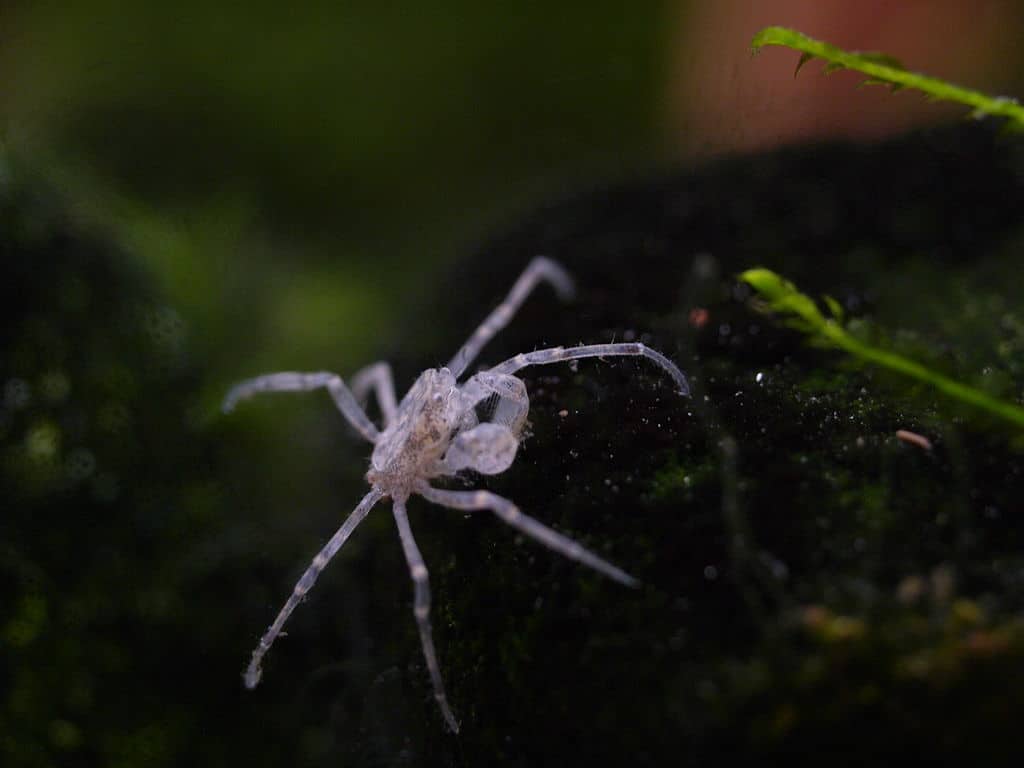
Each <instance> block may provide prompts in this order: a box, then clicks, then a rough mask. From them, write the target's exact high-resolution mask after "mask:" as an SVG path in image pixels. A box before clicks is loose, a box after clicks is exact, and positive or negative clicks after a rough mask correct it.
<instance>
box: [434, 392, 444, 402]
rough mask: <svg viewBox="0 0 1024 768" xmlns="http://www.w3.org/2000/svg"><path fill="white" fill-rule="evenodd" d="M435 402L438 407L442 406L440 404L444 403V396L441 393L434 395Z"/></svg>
mask: <svg viewBox="0 0 1024 768" xmlns="http://www.w3.org/2000/svg"><path fill="white" fill-rule="evenodd" d="M433 400H434V402H435V403H437V404H438V405H440V404H441V402H442V401H443V400H444V395H442V394H441V393H440V392H437V393H436V394H435V395H434V397H433Z"/></svg>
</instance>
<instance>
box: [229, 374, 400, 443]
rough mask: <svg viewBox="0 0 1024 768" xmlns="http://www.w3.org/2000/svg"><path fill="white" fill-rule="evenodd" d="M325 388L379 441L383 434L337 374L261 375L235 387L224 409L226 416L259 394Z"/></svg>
mask: <svg viewBox="0 0 1024 768" xmlns="http://www.w3.org/2000/svg"><path fill="white" fill-rule="evenodd" d="M321 387H323V388H324V389H326V390H327V391H328V392H330V393H331V397H333V398H334V403H335V405H337V406H338V410H340V411H341V412H342V414H343V415H344V416H345V418H346V419H348V421H349V423H350V424H351V425H352V426H353V427H355V428H356V429H357V430H359V433H360V434H361V435H362V436H363V437H365V438H366V439H367V440H369V441H370V442H371V443H372V442H376V440H377V437H378V436H379V434H380V433H379V432H378V431H377V428H376V427H375V426H373V422H371V421H370V420H369V419H368V418H367V417H366V414H365V413H363V409H362V408H360V407H359V403H357V402H356V399H355V398H354V397H353V396H352V393H351V392H350V391H349V388H348V387H346V386H345V382H344V381H342V380H341V377H340V376H338V375H337V374H336V373H328V372H326V371H322V372H318V373H292V372H290V371H287V372H282V373H268V374H265V375H263V376H257V377H256V378H254V379H246V380H245V381H240V382H239V383H238V384H235V386H233V387H232V388H231V390H230V391H229V392H228V394H227V397H225V398H224V405H223V406H222V408H223V410H224V412H225V413H227V412H228V411H231V410H232V409H234V407H235V405H237V404H238V401H239V400H244V399H245V398H247V397H252V396H253V395H256V394H259V393H261V392H308V391H309V390H311V389H320V388H321Z"/></svg>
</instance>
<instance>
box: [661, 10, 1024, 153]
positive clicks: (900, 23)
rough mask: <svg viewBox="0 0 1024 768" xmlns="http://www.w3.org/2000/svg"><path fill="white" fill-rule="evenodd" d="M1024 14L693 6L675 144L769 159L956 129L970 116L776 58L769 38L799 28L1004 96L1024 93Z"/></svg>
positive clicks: (675, 96)
mask: <svg viewBox="0 0 1024 768" xmlns="http://www.w3.org/2000/svg"><path fill="white" fill-rule="evenodd" d="M1022 22H1024V3H1020V2H1010V1H1009V0H1003V1H1000V0H975V1H974V2H970V1H969V0H968V1H965V0H917V1H907V2H891V1H886V0H779V1H778V2H765V1H764V0H720V1H716V2H684V3H681V4H680V6H679V8H678V13H677V15H676V17H675V25H674V29H673V32H672V34H673V40H672V41H671V44H670V45H671V53H670V56H671V62H670V65H669V66H670V72H671V74H670V78H669V82H670V85H669V92H668V94H667V97H666V104H665V108H666V110H667V116H666V121H665V124H666V126H667V132H668V133H667V136H666V141H667V144H668V146H669V148H670V151H672V152H675V153H678V154H680V155H704V154H717V153H721V152H729V151H742V150H751V149H760V148H768V147H772V146H777V145H782V144H792V143H797V142H801V141H807V140H813V139H816V138H830V137H845V138H860V139H863V138H874V137H881V136H886V135H890V134H895V133H899V132H902V131H905V130H907V129H909V128H912V127H914V126H918V125H923V124H928V123H932V122H937V121H941V120H948V119H956V118H957V116H958V115H965V114H967V112H968V111H969V110H967V109H966V108H963V107H959V106H956V105H950V104H937V103H933V102H930V101H928V100H927V99H926V98H925V97H924V96H923V95H921V94H918V93H912V92H907V91H903V92H899V93H896V94H893V93H891V92H890V91H889V90H888V89H887V88H883V87H879V86H867V87H858V85H859V83H861V81H863V80H864V76H863V75H861V74H859V73H856V72H850V71H840V72H835V73H833V74H831V75H828V76H826V75H824V74H823V73H822V62H820V61H811V62H808V63H807V64H806V65H805V66H804V67H803V68H802V69H801V70H800V73H799V76H797V77H794V71H795V69H796V65H797V62H798V60H799V57H800V54H799V53H797V52H795V51H792V50H789V49H787V48H783V47H778V46H770V47H766V48H764V49H762V50H761V52H760V53H759V54H758V55H756V56H752V54H751V49H750V41H751V39H752V38H753V36H754V34H755V33H756V32H758V31H759V30H760V29H762V28H764V27H767V26H783V27H791V28H793V29H796V30H799V31H800V32H803V33H804V34H806V35H809V36H811V37H814V38H817V39H819V40H823V41H825V42H828V43H831V44H833V45H837V46H839V47H841V48H845V49H848V50H862V51H880V52H883V53H886V54H888V55H891V56H893V57H895V58H896V59H898V60H899V61H900V62H901V63H902V64H903V65H904V66H905V67H906V68H908V69H911V70H915V71H918V72H924V73H927V74H930V75H934V76H936V77H941V78H944V79H947V80H950V81H951V82H954V83H956V84H958V85H964V86H967V87H971V88H976V89H979V90H983V91H986V92H990V93H995V94H997V95H1010V96H1019V95H1020V94H1018V93H1014V92H1013V91H1012V90H1010V92H1008V93H1007V92H1005V91H1006V90H1009V89H1013V88H1015V87H1017V88H1019V87H1020V85H1021V83H1022V78H1021V76H1020V71H1021V62H1022V56H1021V39H1022V36H1021V28H1022Z"/></svg>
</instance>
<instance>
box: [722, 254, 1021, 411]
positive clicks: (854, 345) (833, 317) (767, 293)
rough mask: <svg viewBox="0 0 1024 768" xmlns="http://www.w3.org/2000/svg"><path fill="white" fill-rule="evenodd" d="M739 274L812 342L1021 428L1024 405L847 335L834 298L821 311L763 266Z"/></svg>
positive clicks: (760, 296)
mask: <svg viewBox="0 0 1024 768" xmlns="http://www.w3.org/2000/svg"><path fill="white" fill-rule="evenodd" d="M739 279H740V280H741V281H742V282H744V283H747V284H748V285H749V286H750V287H751V288H753V289H754V290H755V291H757V293H758V296H759V298H760V299H761V301H762V302H763V303H764V307H765V308H766V309H767V310H768V311H769V312H773V313H776V314H778V315H781V316H783V317H784V318H785V319H786V324H787V325H789V326H790V327H793V328H795V329H797V330H799V331H801V332H802V333H805V334H807V335H808V336H809V337H810V338H811V339H812V340H813V341H814V342H816V343H818V344H821V345H823V346H826V347H832V348H836V349H841V350H843V351H844V352H848V353H849V354H851V355H853V356H854V357H858V358H860V359H861V360H864V361H865V362H868V363H873V364H875V365H880V366H882V367H883V368H888V369H889V370H891V371H895V372H896V373H900V374H903V375H904V376H909V377H910V378H912V379H917V380H918V381H923V382H925V383H927V384H930V385H931V386H933V387H935V388H936V389H937V390H939V391H940V392H942V393H944V394H946V395H949V396H950V397H953V398H956V399H957V400H960V401H961V402H964V403H968V404H970V405H973V406H975V407H977V408H981V409H982V410H985V411H988V412H989V413H992V414H994V415H996V416H998V417H999V418H1002V419H1005V420H1006V421H1009V422H1011V423H1013V424H1016V425H1017V426H1018V427H1022V428H1024V408H1022V407H1020V406H1018V405H1014V404H1013V403H1007V402H1004V401H1002V400H999V399H997V398H995V397H992V396H991V395H988V394H986V393H985V392H982V391H981V390H979V389H975V388H974V387H970V386H967V385H966V384H961V383H960V382H958V381H955V380H953V379H951V378H949V377H948V376H944V375H942V374H941V373H938V372H936V371H933V370H931V369H930V368H926V367H925V366H923V365H921V364H920V363H916V362H914V361H913V360H908V359H907V358H905V357H902V356H900V355H897V354H896V353H894V352H887V351H886V350H884V349H879V348H877V347H872V346H870V345H868V344H865V343H864V342H862V341H860V340H859V339H857V338H856V337H854V336H853V335H851V334H850V333H849V332H848V331H847V330H846V329H844V328H843V326H842V308H841V307H840V306H839V303H838V302H836V300H835V299H832V298H830V297H826V298H825V303H826V306H827V307H828V309H829V313H830V316H829V317H826V316H825V315H824V314H822V312H821V310H820V309H818V305H817V304H815V303H814V300H813V299H812V298H811V297H810V296H807V295H806V294H803V293H801V292H800V291H799V290H798V289H797V287H796V286H795V285H793V283H791V282H789V281H788V280H786V279H784V278H783V277H781V276H780V275H777V274H776V273H774V272H772V271H771V270H769V269H764V268H760V267H759V268H756V269H748V270H747V271H746V272H743V273H742V274H741V275H740V276H739Z"/></svg>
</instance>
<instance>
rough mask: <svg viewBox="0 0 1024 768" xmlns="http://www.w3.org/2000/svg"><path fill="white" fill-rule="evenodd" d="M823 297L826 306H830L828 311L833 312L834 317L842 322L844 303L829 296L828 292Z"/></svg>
mask: <svg viewBox="0 0 1024 768" xmlns="http://www.w3.org/2000/svg"><path fill="white" fill-rule="evenodd" d="M821 299H822V301H824V302H825V306H827V307H828V311H829V312H831V313H832V317H834V318H835V319H836V320H838V321H839V322H840V323H841V322H843V315H844V312H843V305H842V304H840V303H839V302H838V301H836V300H835V299H834V298H832V297H831V296H829V295H828V294H827V293H825V294H822V296H821Z"/></svg>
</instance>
